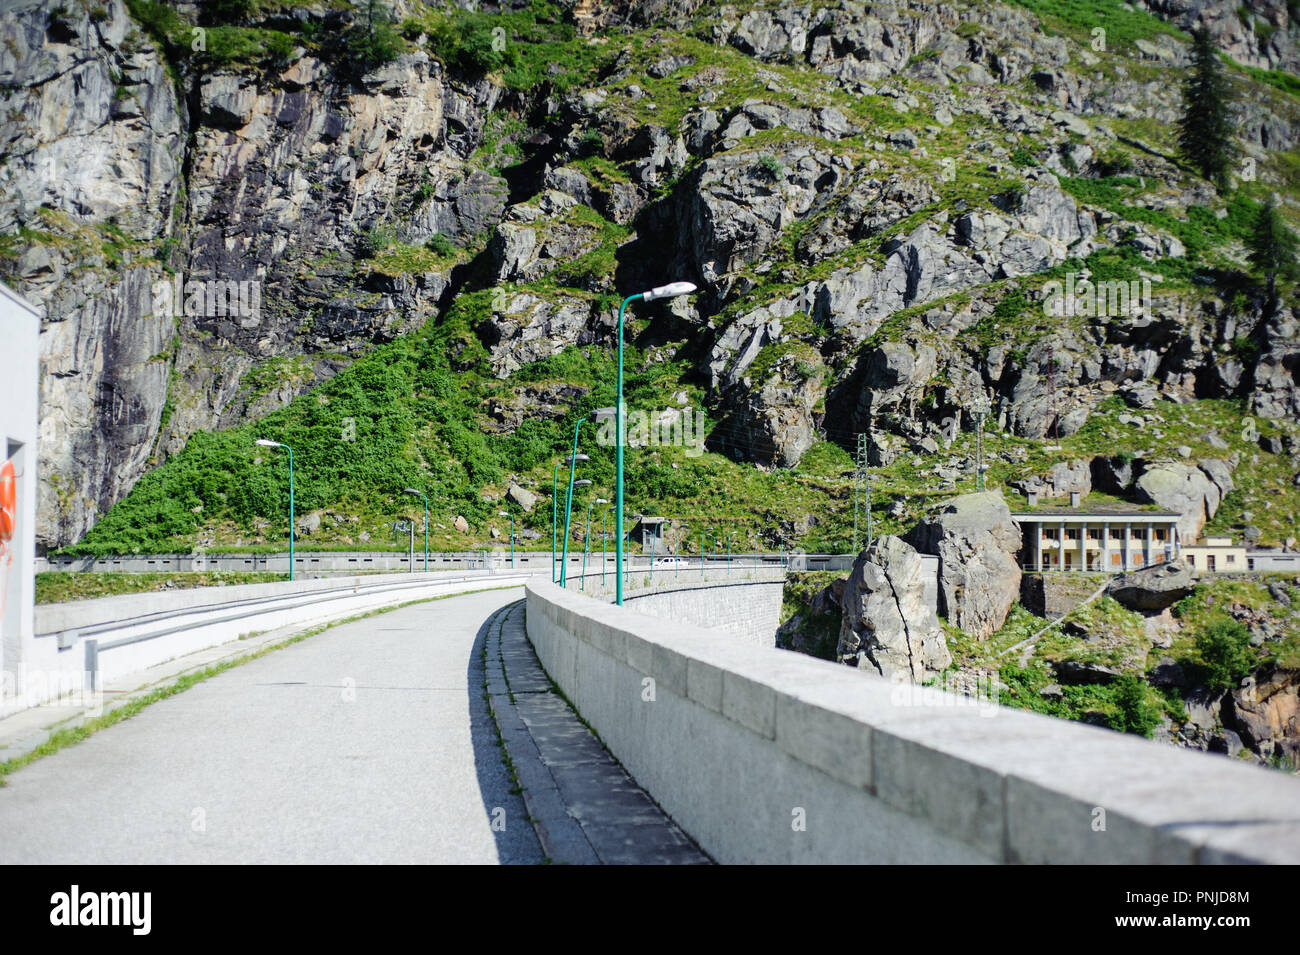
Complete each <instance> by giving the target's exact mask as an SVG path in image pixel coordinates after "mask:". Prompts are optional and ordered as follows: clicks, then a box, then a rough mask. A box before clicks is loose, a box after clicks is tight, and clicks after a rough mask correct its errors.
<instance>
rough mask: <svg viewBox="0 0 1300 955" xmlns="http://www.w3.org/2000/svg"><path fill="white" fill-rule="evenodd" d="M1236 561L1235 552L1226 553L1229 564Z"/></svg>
mask: <svg viewBox="0 0 1300 955" xmlns="http://www.w3.org/2000/svg"><path fill="white" fill-rule="evenodd" d="M1236 562H1237V555H1236V554H1229V555H1228V563H1230V564H1235V563H1236Z"/></svg>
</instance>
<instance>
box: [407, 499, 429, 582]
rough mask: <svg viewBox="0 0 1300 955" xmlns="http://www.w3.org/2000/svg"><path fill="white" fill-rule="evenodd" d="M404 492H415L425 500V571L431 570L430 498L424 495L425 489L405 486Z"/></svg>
mask: <svg viewBox="0 0 1300 955" xmlns="http://www.w3.org/2000/svg"><path fill="white" fill-rule="evenodd" d="M402 493H403V494H413V495H415V496H416V497H418V498H419V499H420V500H422V501H424V572H425V573H426V574H427V573H428V572H429V499H428V498H427V497H425V496H424V492H423V491H417V490H416V489H415V488H413V487H408V488H403V489H402Z"/></svg>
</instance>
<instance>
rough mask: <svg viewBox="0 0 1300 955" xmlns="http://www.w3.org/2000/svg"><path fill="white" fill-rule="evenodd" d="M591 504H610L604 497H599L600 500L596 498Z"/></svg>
mask: <svg viewBox="0 0 1300 955" xmlns="http://www.w3.org/2000/svg"><path fill="white" fill-rule="evenodd" d="M591 503H593V504H608V503H609V501H607V500H605V499H604V498H603V497H598V498H596V499H595V500H594V501H592V502H591Z"/></svg>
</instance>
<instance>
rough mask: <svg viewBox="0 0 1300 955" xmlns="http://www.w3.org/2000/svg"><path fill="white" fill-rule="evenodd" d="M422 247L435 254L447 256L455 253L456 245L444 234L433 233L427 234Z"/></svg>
mask: <svg viewBox="0 0 1300 955" xmlns="http://www.w3.org/2000/svg"><path fill="white" fill-rule="evenodd" d="M424 247H425V248H426V249H428V250H429V251H430V252H432V253H434V254H435V255H441V256H444V257H447V258H450V257H451V256H453V255H455V254H456V246H455V245H454V244H453V243H452V241H451V239H449V238H447V237H446V236H445V235H441V234H439V233H434V234H433V235H431V236H429V240H428V241H427V242H425V243H424Z"/></svg>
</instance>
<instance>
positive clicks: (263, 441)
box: [255, 438, 293, 580]
mask: <svg viewBox="0 0 1300 955" xmlns="http://www.w3.org/2000/svg"><path fill="white" fill-rule="evenodd" d="M255 443H256V444H259V445H261V446H262V447H264V448H284V449H285V450H286V451H288V452H289V579H290V580H293V448H291V447H289V446H288V445H287V444H281V443H280V442H279V441H268V440H267V439H266V438H258V439H257V441H256V442H255Z"/></svg>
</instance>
